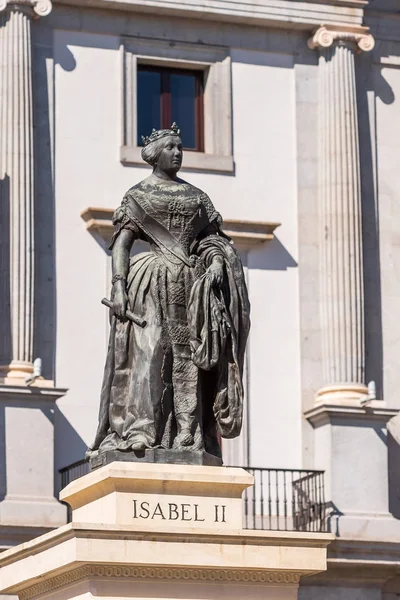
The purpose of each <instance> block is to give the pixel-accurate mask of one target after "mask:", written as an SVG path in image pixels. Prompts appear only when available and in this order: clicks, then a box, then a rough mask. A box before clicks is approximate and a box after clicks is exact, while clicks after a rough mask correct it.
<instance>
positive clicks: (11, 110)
mask: <svg viewBox="0 0 400 600" xmlns="http://www.w3.org/2000/svg"><path fill="white" fill-rule="evenodd" d="M50 10H51V2H50V1H49V0H39V1H34V0H16V1H13V2H8V1H5V0H0V67H1V69H0V128H1V136H0V179H1V180H3V181H7V182H8V185H7V195H4V194H3V195H2V198H1V203H2V210H4V212H5V214H7V213H8V215H9V230H8V237H9V263H10V264H9V277H3V278H2V282H1V283H0V285H6V286H9V290H7V292H8V294H7V295H9V299H10V310H9V319H10V326H9V328H7V329H9V331H10V338H11V339H10V340H9V343H10V348H9V350H8V351H7V355H8V356H7V357H2V362H3V363H4V362H5V361H4V358H6V359H8V360H7V361H6V364H2V365H0V377H2V378H3V379H4V377H7V378H11V379H16V380H22V381H23V378H24V376H25V375H26V374H27V373H30V372H31V371H32V361H33V314H34V310H33V309H34V251H35V244H34V147H33V103H32V50H31V19H32V17H38V16H41V15H46V14H48V13H49V12H50ZM6 205H7V206H6ZM17 382H18V381H16V383H17Z"/></svg>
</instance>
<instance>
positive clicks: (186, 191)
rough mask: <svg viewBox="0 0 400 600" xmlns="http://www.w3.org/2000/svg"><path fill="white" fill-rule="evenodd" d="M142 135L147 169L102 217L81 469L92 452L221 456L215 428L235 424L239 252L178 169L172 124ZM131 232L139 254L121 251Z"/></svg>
mask: <svg viewBox="0 0 400 600" xmlns="http://www.w3.org/2000/svg"><path fill="white" fill-rule="evenodd" d="M143 143H144V147H143V149H142V158H143V159H144V160H145V161H146V162H147V163H149V164H150V165H151V166H152V167H153V172H152V174H151V175H150V176H149V177H147V178H146V179H144V180H143V181H141V182H140V183H138V184H137V185H135V186H133V187H132V188H131V189H130V190H129V191H128V192H127V193H126V195H125V197H124V199H123V200H122V203H121V206H120V207H119V208H117V210H116V211H115V213H114V216H113V224H114V235H113V238H112V241H111V246H110V248H111V249H112V270H113V278H112V294H111V302H112V304H111V306H112V315H111V331H110V341H109V347H108V354H107V360H106V366H105V372H104V379H103V386H102V391H101V402H100V413H99V425H98V430H97V434H96V439H95V441H94V444H93V445H92V447H91V448H89V450H88V453H87V455H88V457H89V458H90V459H91V463H92V468H93V467H94V466H98V465H100V464H103V463H104V462H109V460H108V459H107V460H105V461H103V463H102V462H101V461H100V462H99V460H98V457H100V456H101V455H103V456H104V455H105V454H107V453H111V456H112V459H113V460H116V459H117V460H118V458H120V459H121V460H130V458H132V459H133V460H135V456H136V457H137V458H138V459H140V457H142V458H144V459H145V460H146V453H148V454H149V456H150V454H151V452H150V450H155V449H159V450H162V451H164V452H165V453H166V454H165V456H167V454H168V457H167V458H166V462H175V461H174V458H173V457H174V456H176V457H177V460H176V462H192V461H191V458H190V457H191V456H194V455H195V454H197V455H199V454H200V455H203V456H210V455H211V457H217V459H220V457H221V449H220V446H219V442H218V435H217V431H219V432H220V434H221V436H222V437H226V438H233V437H236V436H238V435H239V433H240V430H241V425H242V403H243V385H242V374H243V359H244V352H245V346H246V340H247V336H248V332H249V327H250V321H249V310H250V306H249V301H248V295H247V289H246V283H245V279H244V275H243V268H242V264H241V261H240V258H239V256H238V254H237V252H236V250H235V248H234V246H233V244H232V241H231V240H230V239H229V238H228V237H227V236H226V235H224V233H223V232H222V230H221V224H222V219H221V216H220V214H219V213H218V212H217V211H216V210H215V208H214V206H213V204H212V202H211V200H210V199H209V197H208V196H207V194H205V193H204V192H203V191H201V190H199V189H198V188H196V187H194V186H193V185H191V184H190V183H187V182H186V181H184V180H182V179H180V178H179V177H177V173H178V171H179V169H180V168H181V165H182V156H183V152H182V141H181V138H180V131H179V129H178V127H177V126H176V124H175V123H174V124H173V125H172V126H171V128H170V129H164V130H159V131H155V130H153V132H152V134H151V135H150V136H149V137H147V138H143ZM137 239H141V240H146V241H147V242H149V244H150V251H149V252H144V253H141V254H138V255H136V256H134V257H133V258H130V251H131V248H132V245H133V242H134V241H135V240H137ZM127 317H129V318H127ZM132 319H133V320H132ZM171 451H172V453H175V454H172V458H171ZM184 451H190V452H191V453H193V454H188V453H187V452H184ZM182 452H183V453H184V456H185V457H186V458H185V459H184V460H181V461H179V459H178V458H179V453H181V454H182ZM159 454H160V453H159ZM161 454H162V452H161ZM153 455H154V452H153ZM96 457H97V462H96V460H95V458H96ZM149 460H150V459H149ZM161 460H162V459H161ZM194 462H195V461H194ZM220 463H221V461H220V460H219V461H218V460H217V461H216V462H215V461H214V462H212V461H211V462H209V463H205V462H204V461H203V462H202V463H201V464H220Z"/></svg>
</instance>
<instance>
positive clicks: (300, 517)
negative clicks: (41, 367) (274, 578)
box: [60, 460, 328, 532]
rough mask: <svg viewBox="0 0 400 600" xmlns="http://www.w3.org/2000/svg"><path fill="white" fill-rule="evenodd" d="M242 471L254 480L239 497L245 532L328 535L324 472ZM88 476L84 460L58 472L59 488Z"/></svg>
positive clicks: (251, 469) (257, 469) (252, 469)
mask: <svg viewBox="0 0 400 600" xmlns="http://www.w3.org/2000/svg"><path fill="white" fill-rule="evenodd" d="M243 468H244V469H246V471H248V472H249V473H251V474H252V475H253V476H254V485H253V486H251V487H250V488H248V489H247V490H245V491H244V493H243V526H244V528H245V529H264V530H269V531H315V532H326V531H328V519H327V504H326V502H325V490H324V471H306V470H301V469H299V470H294V469H262V468H253V467H243ZM88 472H89V464H88V463H87V462H86V461H85V460H80V461H78V462H76V463H73V464H72V465H69V466H68V467H65V468H64V469H61V470H60V475H61V488H64V487H65V486H67V485H68V484H69V483H70V482H71V481H74V480H75V479H78V477H82V475H86V473H88ZM68 518H69V520H70V518H71V517H70V511H69V512H68Z"/></svg>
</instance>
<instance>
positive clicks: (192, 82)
mask: <svg viewBox="0 0 400 600" xmlns="http://www.w3.org/2000/svg"><path fill="white" fill-rule="evenodd" d="M170 92H171V113H172V121H176V123H177V124H178V125H179V128H180V130H181V133H182V144H183V147H184V148H196V113H195V101H196V77H195V75H191V74H172V75H171V79H170Z"/></svg>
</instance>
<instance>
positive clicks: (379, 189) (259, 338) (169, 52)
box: [0, 0, 400, 600]
mask: <svg viewBox="0 0 400 600" xmlns="http://www.w3.org/2000/svg"><path fill="white" fill-rule="evenodd" d="M399 67H400V8H399V5H398V0H369V1H368V0H305V1H298V0H262V1H260V2H256V1H254V2H244V1H240V2H230V1H228V2H222V1H221V0H213V1H211V2H206V1H199V2H192V1H191V0H181V1H180V2H172V1H171V0H118V2H115V1H114V0H91V2H86V1H83V0H53V4H51V3H50V0H24V1H22V0H14V1H13V2H11V1H10V0H2V1H1V0H0V68H1V69H0V102H1V104H0V123H1V125H0V127H1V130H0V194H1V216H2V219H1V221H0V246H1V273H2V277H1V283H0V315H1V317H0V318H1V324H2V332H1V341H0V376H1V385H0V423H1V439H0V472H1V474H2V477H1V481H0V487H1V490H0V494H1V502H0V534H1V535H0V542H1V547H2V548H6V547H9V546H10V545H14V544H16V543H19V542H20V541H22V540H24V539H27V538H30V537H33V536H35V535H38V534H40V533H41V532H43V531H46V530H48V529H49V528H52V527H56V526H58V525H61V524H62V523H64V522H65V521H66V518H67V514H66V508H65V506H63V505H61V504H60V503H59V502H58V501H57V500H56V496H57V493H58V490H59V488H60V485H61V483H60V477H59V471H60V469H62V468H64V467H67V466H68V465H71V464H72V463H75V462H76V461H79V460H81V459H82V458H83V456H84V453H85V450H86V447H87V445H88V444H90V442H91V441H92V439H93V436H94V432H95V429H96V420H97V410H98V403H99V396H100V387H101V380H102V371H103V366H104V359H105V354H106V347H107V338H108V314H107V311H106V309H105V308H104V306H102V305H101V304H100V300H101V298H102V297H103V296H108V295H109V289H110V280H111V276H110V272H111V267H110V253H109V250H108V242H109V239H110V237H111V232H112V224H111V216H112V212H113V210H114V209H115V208H116V207H117V206H118V205H119V203H120V201H121V199H122V196H123V194H124V193H125V191H126V190H127V189H128V188H129V187H131V186H132V185H133V184H135V183H137V182H138V181H139V180H140V179H142V178H143V177H145V176H146V175H147V174H148V167H147V166H146V165H145V164H144V163H143V162H142V161H141V159H140V136H141V135H142V134H146V135H147V134H148V133H150V132H149V131H148V130H147V129H148V128H149V127H150V128H151V127H152V126H154V127H161V126H165V125H168V124H170V123H169V120H172V119H174V120H177V121H178V124H179V125H180V127H181V129H182V131H183V135H184V139H183V141H184V145H185V146H186V148H187V150H186V152H185V155H184V166H183V169H182V176H183V177H184V178H187V179H188V180H189V181H190V182H192V183H193V184H194V185H196V186H198V187H200V188H201V189H204V190H205V191H206V192H207V193H208V194H209V196H210V197H211V199H212V201H213V202H214V204H215V206H216V208H217V209H218V210H219V211H220V212H221V213H222V215H223V217H224V227H225V230H226V231H227V232H228V233H229V234H230V235H231V236H232V237H233V239H234V240H235V242H236V243H237V245H238V248H239V249H240V252H241V254H242V259H243V264H244V267H245V272H246V277H247V282H248V287H249V293H250V299H251V304H252V323H253V327H252V331H251V335H250V340H249V344H248V353H247V362H246V374H245V375H246V377H245V380H246V381H245V383H246V406H245V423H244V431H243V434H242V436H241V437H240V438H238V439H237V440H234V441H230V442H229V443H228V442H223V455H224V460H225V463H226V464H231V465H238V466H245V467H251V468H255V467H257V468H258V469H260V471H259V472H260V473H261V470H262V469H277V470H282V472H284V471H283V470H285V469H287V470H293V469H297V470H303V471H310V472H311V471H312V470H318V471H324V472H325V500H326V506H325V508H326V515H327V517H326V520H325V521H324V523H325V525H326V526H329V527H330V529H331V531H332V532H333V533H335V534H336V540H335V542H334V543H333V544H331V547H330V554H329V556H330V558H329V569H328V571H327V573H325V574H324V575H321V576H319V577H314V578H310V579H306V580H303V582H302V587H301V588H300V592H299V596H300V598H302V599H303V598H304V599H305V598H307V599H312V600H314V599H315V600H317V599H318V600H319V599H326V600H328V599H329V600H331V599H332V600H333V599H335V600H336V598H346V599H347V598H348V599H349V600H358V599H359V598H360V599H361V598H362V599H364V598H365V599H366V600H367V599H368V600H394V598H395V597H396V596H397V595H398V594H400V579H399V578H398V553H399V551H400V521H399V518H400V470H399V464H400V462H399V460H398V459H399V457H400V452H399V445H398V444H399V441H400V432H399V430H398V426H397V419H396V415H397V414H398V411H399V409H400V399H399V398H398V388H399V384H400V370H399V368H398V365H399V358H398V357H399V352H400V323H399V319H398V305H399V300H400V238H399V234H398V229H399V225H400V208H399V202H398V198H397V196H398V195H399V193H400V118H399V115H400V109H399V100H398V95H399V94H400V68H399ZM179 121H180V122H179ZM146 128H147V129H146ZM137 250H140V247H139V245H138V248H136V250H135V251H137ZM37 359H41V361H40V364H39V362H38V361H37ZM34 361H35V368H34V366H33V364H34ZM27 378H28V381H27ZM259 472H257V473H259ZM257 476H259V475H257ZM282 481H283V480H282ZM285 481H286V480H285ZM274 482H275V483H274V485H275V484H276V485H275V487H276V489H278V488H279V490H280V494H281V495H282V493H284V491H283V488H282V485H283V484H282V482H279V481H277V480H274ZM269 483H270V480H268V484H269ZM292 487H293V486H292ZM285 489H286V488H285ZM290 489H292V488H290ZM285 493H286V492H285ZM288 493H290V494H292V493H293V492H292V491H290V492H288ZM292 497H293V496H292ZM271 498H272V500H271ZM254 500H255V506H256V509H255V510H256V512H257V511H258V512H257V518H261V519H262V516H263V513H262V512H261V513H260V498H259V497H258V496H257V497H256V498H255V499H254ZM275 500H276V496H271V495H270V496H269V501H270V502H275ZM266 502H267V503H268V501H266ZM266 511H267V509H266ZM289 512H290V510H289ZM270 513H271V511H270ZM265 514H267V512H265ZM285 516H286V513H285ZM273 517H274V519H275V524H276V522H278V524H279V514H278V515H277V514H276V511H275V512H274V513H273ZM276 517H278V521H276ZM289 517H290V518H291V519H292V521H293V519H294V514H292V513H290V515H289ZM309 520H310V521H312V517H310V516H309ZM283 528H284V526H283Z"/></svg>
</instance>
